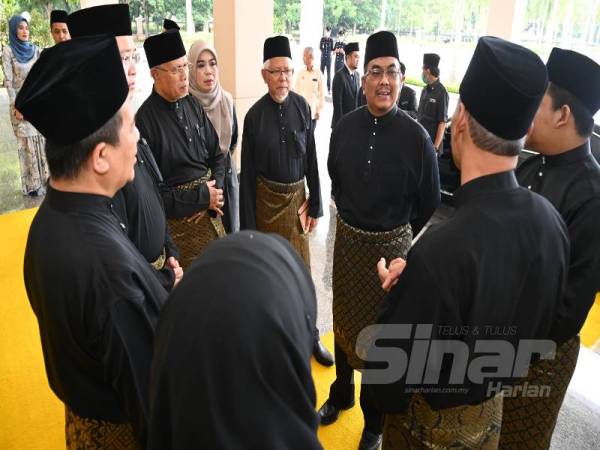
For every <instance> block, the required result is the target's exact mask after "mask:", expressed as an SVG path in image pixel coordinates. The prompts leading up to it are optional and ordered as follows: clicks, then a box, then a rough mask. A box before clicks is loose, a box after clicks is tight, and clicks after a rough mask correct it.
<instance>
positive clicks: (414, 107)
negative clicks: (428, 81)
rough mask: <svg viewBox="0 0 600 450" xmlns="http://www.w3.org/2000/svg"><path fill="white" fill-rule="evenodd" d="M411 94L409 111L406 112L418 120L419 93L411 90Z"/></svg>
mask: <svg viewBox="0 0 600 450" xmlns="http://www.w3.org/2000/svg"><path fill="white" fill-rule="evenodd" d="M408 93H409V97H410V99H409V101H408V110H407V111H406V112H407V113H408V115H409V116H410V117H412V118H413V119H416V118H417V93H416V92H415V91H414V90H413V89H410V90H409V91H408Z"/></svg>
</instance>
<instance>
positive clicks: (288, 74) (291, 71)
mask: <svg viewBox="0 0 600 450" xmlns="http://www.w3.org/2000/svg"><path fill="white" fill-rule="evenodd" d="M265 70H266V71H267V72H269V73H270V74H271V75H274V76H275V77H276V78H279V77H280V76H281V75H283V76H284V77H286V78H289V77H291V76H292V75H293V74H294V69H275V70H270V69H265Z"/></svg>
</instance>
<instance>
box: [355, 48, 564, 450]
mask: <svg viewBox="0 0 600 450" xmlns="http://www.w3.org/2000/svg"><path fill="white" fill-rule="evenodd" d="M546 86H547V74H546V68H545V67H544V64H543V62H542V61H541V60H540V58H539V57H538V56H537V55H536V54H535V53H533V52H532V51H531V50H528V49H526V48H524V47H521V46H519V45H516V44H513V43H510V42H507V41H505V40H502V39H500V38H496V37H483V38H481V39H480V40H479V42H478V44H477V47H476V49H475V53H474V54H473V58H472V60H471V63H470V64H469V67H468V68H467V72H466V74H465V76H464V78H463V81H462V83H461V86H460V103H459V105H458V107H457V109H456V112H455V113H454V117H453V118H452V157H453V158H454V161H455V163H456V165H457V167H459V168H460V169H461V187H460V188H459V189H458V191H457V192H456V193H455V196H456V202H457V210H456V212H455V214H454V215H453V216H452V217H451V218H450V219H448V220H447V221H446V222H444V223H443V224H440V225H438V226H437V227H436V228H435V229H433V230H432V231H431V232H429V233H427V234H425V235H424V236H422V237H421V239H419V241H418V242H417V243H416V244H415V245H414V246H413V248H412V249H411V250H410V253H409V255H408V258H407V260H406V266H405V268H404V270H403V272H401V275H400V277H399V279H398V280H397V284H396V285H395V286H394V287H393V288H392V290H391V291H390V294H389V295H388V297H387V298H386V301H385V306H384V309H383V313H382V315H381V316H380V317H379V320H378V322H379V325H378V327H379V329H378V330H377V331H375V330H371V331H372V332H373V338H372V339H374V340H372V341H371V342H376V340H377V339H381V338H382V337H384V336H385V338H386V341H385V342H387V344H384V342H382V341H380V342H379V343H378V344H377V346H378V347H379V349H380V351H383V349H384V348H385V349H386V350H385V351H387V352H390V351H392V348H393V351H392V353H391V354H393V355H394V357H393V358H390V359H388V361H389V362H390V363H392V364H396V363H399V362H401V361H400V360H398V356H399V355H400V354H402V355H403V356H404V357H406V358H407V359H406V361H407V367H405V370H402V371H398V372H397V373H394V374H392V373H391V372H390V373H388V375H389V376H390V377H393V379H392V380H390V379H387V380H383V381H382V380H381V379H380V380H377V378H378V377H377V374H379V375H381V372H380V371H378V370H376V367H375V366H374V365H375V364H378V363H379V361H380V359H379V358H378V357H377V355H376V354H374V353H373V352H371V353H370V354H369V357H368V359H369V363H368V364H367V369H368V370H367V371H365V372H364V373H363V382H364V383H368V384H369V386H368V388H367V389H368V390H369V391H370V392H371V393H372V394H373V395H374V396H375V400H376V403H377V405H378V408H379V409H380V411H382V412H384V413H386V415H387V416H386V420H385V427H384V448H397V447H396V446H402V448H450V447H452V448H498V441H499V437H500V436H499V435H500V425H501V421H502V392H503V387H504V386H505V385H506V383H509V384H510V383H511V382H514V381H515V380H517V379H518V377H519V376H521V375H520V374H515V372H521V371H522V370H523V369H524V370H527V368H528V367H529V363H530V357H531V354H532V353H535V352H536V351H538V350H537V348H538V347H537V346H539V345H542V344H544V345H542V348H543V347H544V346H548V344H552V343H551V342H549V341H547V340H546V339H547V337H548V333H549V331H550V327H551V324H552V322H553V318H554V315H555V311H556V307H557V306H558V305H559V303H560V301H561V299H562V296H563V293H564V291H565V287H566V281H567V270H568V259H569V242H568V236H567V230H566V227H565V225H564V222H563V221H562V219H561V217H560V215H559V214H558V212H557V211H556V210H555V209H554V208H553V207H552V205H551V204H550V202H548V201H547V200H545V199H544V198H542V197H541V196H539V195H537V194H534V193H532V192H530V191H528V190H527V189H524V188H522V187H520V186H519V184H518V183H517V179H516V177H515V174H514V168H515V166H516V164H517V158H518V154H519V152H520V150H521V148H522V146H523V143H524V141H525V136H526V134H527V133H528V131H529V130H530V129H531V124H532V121H533V118H534V115H535V112H536V110H537V108H538V106H539V104H540V101H541V99H542V97H543V95H544V92H545V90H546ZM489 105H494V108H492V109H490V107H489ZM384 264H385V262H384V261H382V262H381V264H379V268H380V269H382V268H383V266H384ZM384 272H385V271H384ZM386 281H387V280H386ZM399 327H404V328H405V330H408V331H407V334H406V335H405V336H400V334H399V331H400V328H399ZM413 331H414V337H413ZM540 340H541V341H540ZM544 340H546V341H544ZM532 344H534V345H532ZM424 346H425V347H424ZM550 347H551V345H550V346H548V348H550ZM424 348H425V349H424ZM427 349H428V350H427ZM523 350H526V353H523ZM428 351H429V353H428ZM490 353H494V354H496V355H498V358H497V359H495V358H491V357H489V354H490ZM542 353H543V350H542ZM380 354H381V353H380ZM423 355H426V356H423ZM517 355H518V356H519V357H517ZM523 355H525V356H526V357H525V358H522V356H523ZM422 356H423V357H422ZM409 361H410V362H409ZM372 364H373V365H372ZM380 367H381V366H380ZM377 381H381V383H379V384H376V383H377Z"/></svg>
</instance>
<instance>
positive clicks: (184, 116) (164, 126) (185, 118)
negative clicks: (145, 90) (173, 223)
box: [135, 90, 225, 219]
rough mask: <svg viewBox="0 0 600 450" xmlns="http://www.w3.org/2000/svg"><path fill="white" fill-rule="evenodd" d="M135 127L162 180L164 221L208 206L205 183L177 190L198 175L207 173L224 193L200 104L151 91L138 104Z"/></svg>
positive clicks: (219, 156) (220, 160) (212, 135)
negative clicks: (167, 98)
mask: <svg viewBox="0 0 600 450" xmlns="http://www.w3.org/2000/svg"><path fill="white" fill-rule="evenodd" d="M135 123H136V125H137V127H138V129H139V130H140V134H141V136H142V137H143V138H144V139H146V141H147V142H148V145H149V146H150V149H151V150H152V153H153V154H154V158H155V159H156V162H157V164H158V167H159V169H160V171H161V173H162V176H163V178H164V184H163V186H162V188H161V191H162V197H163V201H164V204H165V210H166V213H167V218H169V219H181V218H184V217H189V216H191V215H193V214H195V213H197V212H199V211H202V210H205V209H207V208H208V206H209V204H210V193H209V190H208V186H206V184H201V185H199V186H197V187H196V188H194V189H192V190H188V189H185V190H183V189H176V187H177V186H179V185H182V184H186V183H189V182H191V181H194V180H197V179H199V178H201V177H203V176H204V175H205V174H206V172H207V171H208V169H210V170H211V172H212V176H211V178H212V179H214V180H216V182H217V183H216V185H217V186H216V187H217V188H219V189H223V179H224V176H225V156H224V155H223V152H221V149H220V148H219V137H218V136H217V133H216V132H215V129H214V127H213V126H212V124H211V123H210V120H209V119H208V116H207V115H206V113H205V112H204V110H203V109H202V106H201V105H200V104H199V103H198V101H197V100H196V99H195V98H194V97H192V96H191V95H189V94H188V95H186V96H185V97H183V98H181V99H179V100H177V101H175V102H169V101H167V100H165V99H164V98H162V97H161V96H160V95H159V94H158V93H157V92H156V91H155V90H152V93H151V94H150V96H149V97H148V98H147V99H146V101H145V102H144V103H143V104H142V106H140V109H139V110H138V112H137V114H136V116H135Z"/></svg>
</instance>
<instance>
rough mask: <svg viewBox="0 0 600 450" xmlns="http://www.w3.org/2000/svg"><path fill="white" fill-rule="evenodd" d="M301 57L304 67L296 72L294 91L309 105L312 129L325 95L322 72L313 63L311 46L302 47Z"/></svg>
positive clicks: (319, 114)
mask: <svg viewBox="0 0 600 450" xmlns="http://www.w3.org/2000/svg"><path fill="white" fill-rule="evenodd" d="M303 59H304V65H305V68H303V69H302V70H300V72H298V75H297V77H296V82H295V83H294V91H295V92H296V93H297V94H300V95H301V96H302V97H304V99H305V100H306V101H307V103H308V105H309V106H310V113H311V118H312V121H313V129H314V127H315V126H316V125H317V120H319V117H320V116H321V110H322V109H323V101H324V97H325V91H324V89H323V74H322V73H321V71H320V70H318V69H317V68H315V66H314V64H313V62H314V59H315V56H314V50H313V48H312V47H306V48H305V49H304V56H303Z"/></svg>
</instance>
